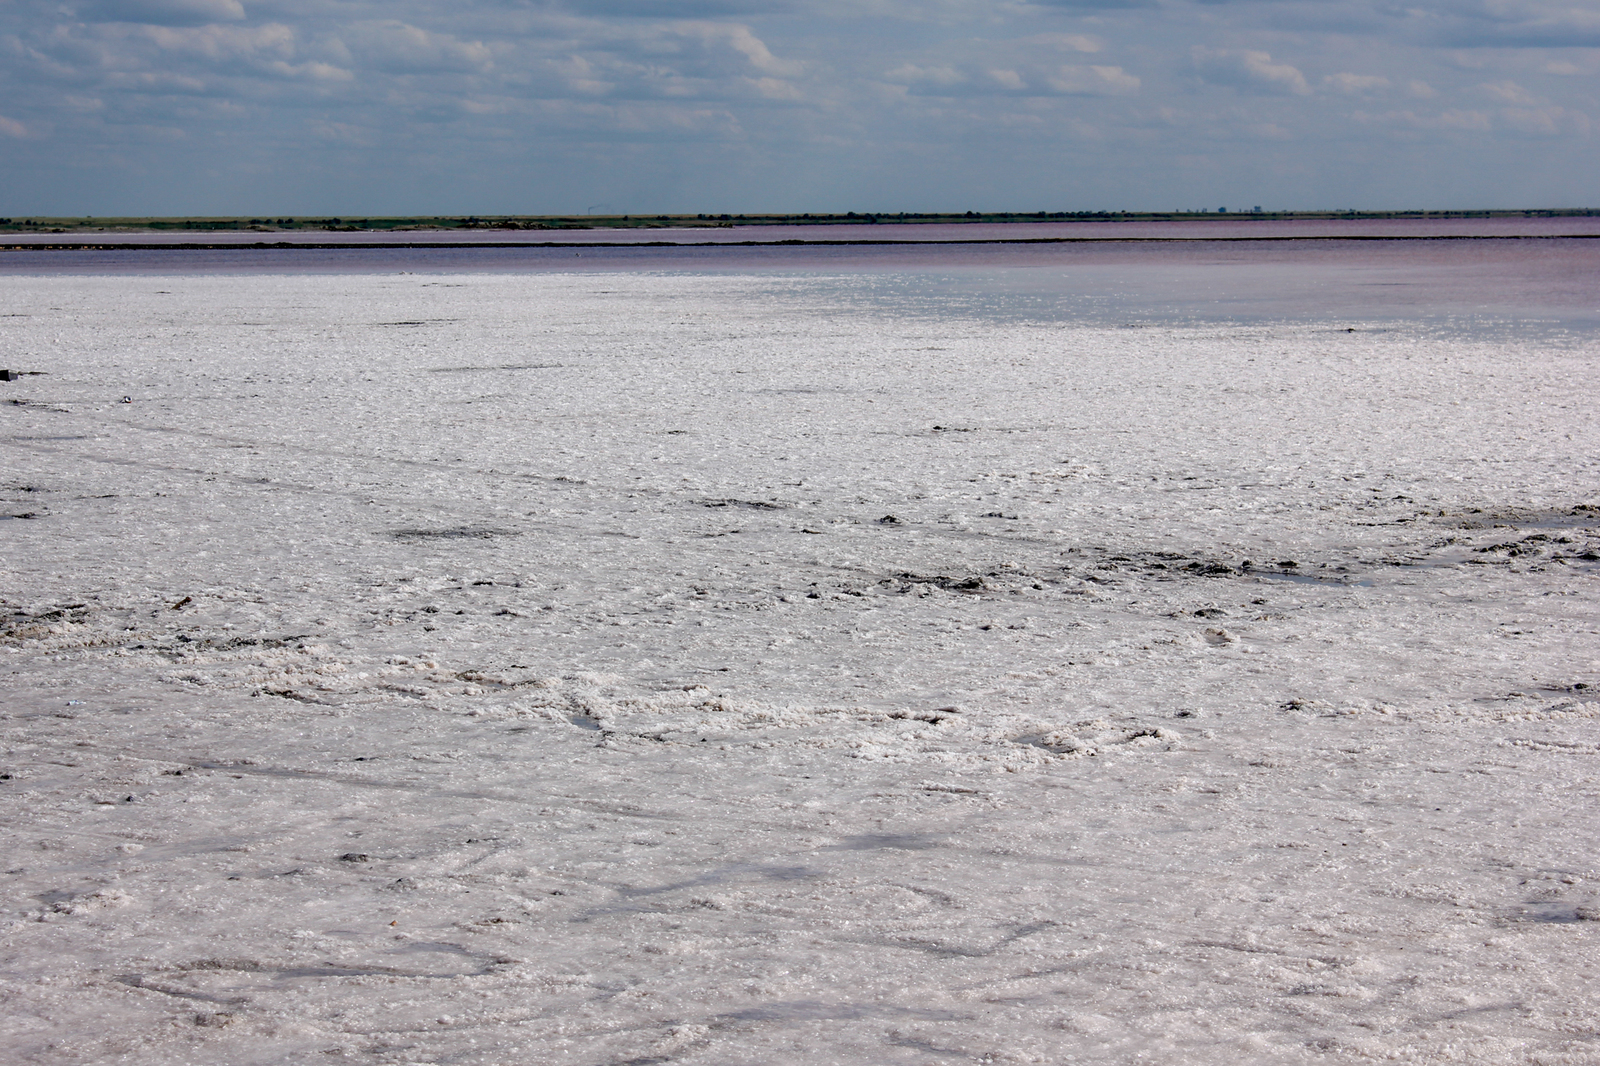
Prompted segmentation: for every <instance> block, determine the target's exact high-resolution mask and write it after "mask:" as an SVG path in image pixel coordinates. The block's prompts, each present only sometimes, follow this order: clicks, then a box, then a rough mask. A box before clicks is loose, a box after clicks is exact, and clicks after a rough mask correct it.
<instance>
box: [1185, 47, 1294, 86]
mask: <svg viewBox="0 0 1600 1066" xmlns="http://www.w3.org/2000/svg"><path fill="white" fill-rule="evenodd" d="M1190 56H1191V57H1192V58H1193V60H1194V66H1195V70H1196V71H1197V72H1199V74H1200V77H1201V78H1202V79H1204V80H1205V81H1207V82H1209V83H1210V84H1212V85H1226V86H1230V87H1232V88H1235V89H1246V90H1250V91H1254V92H1267V93H1292V94H1294V95H1297V96H1305V95H1309V94H1310V92H1311V86H1309V85H1307V84H1306V78H1305V75H1304V74H1301V73H1300V71H1299V70H1298V69H1296V68H1295V67H1292V66H1290V65H1289V64H1287V63H1274V62H1273V61H1272V56H1271V55H1269V54H1267V53H1266V52H1253V51H1232V50H1228V49H1215V48H1207V47H1206V46H1204V45H1195V46H1194V47H1193V48H1192V49H1190Z"/></svg>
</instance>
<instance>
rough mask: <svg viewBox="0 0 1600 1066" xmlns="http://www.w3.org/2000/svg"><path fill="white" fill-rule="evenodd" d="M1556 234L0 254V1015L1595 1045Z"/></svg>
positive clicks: (1584, 332) (962, 1037) (562, 1034)
mask: <svg viewBox="0 0 1600 1066" xmlns="http://www.w3.org/2000/svg"><path fill="white" fill-rule="evenodd" d="M1591 243H1593V242H1591ZM29 254H33V255H38V254H44V253H29ZM162 254H163V255H170V254H172V253H162ZM1317 254H1318V255H1321V254H1322V253H1320V252H1319V253H1317ZM1431 254H1432V253H1430V255H1431ZM1497 254H1498V253H1497ZM1587 254H1592V253H1578V252H1572V251H1571V250H1570V249H1566V250H1563V251H1562V252H1561V253H1560V255H1558V256H1556V257H1555V259H1554V260H1541V261H1539V262H1538V263H1535V264H1533V265H1529V264H1528V262H1527V260H1526V258H1525V257H1524V258H1522V259H1518V258H1516V257H1514V256H1513V257H1502V258H1499V259H1495V260H1494V261H1492V262H1489V263H1484V262H1480V261H1471V262H1467V261H1459V260H1454V259H1449V258H1448V257H1445V258H1444V259H1437V260H1432V259H1430V260H1428V261H1427V262H1424V263H1421V264H1420V265H1419V264H1418V263H1415V262H1414V263H1413V264H1412V270H1411V272H1410V273H1409V274H1407V273H1406V272H1405V271H1404V270H1403V269H1402V266H1403V265H1402V264H1398V263H1394V262H1385V261H1382V256H1381V255H1378V256H1376V257H1368V258H1366V259H1363V260H1362V261H1360V262H1350V261H1346V262H1343V263H1342V264H1339V263H1330V262H1329V261H1327V260H1326V259H1319V260H1317V261H1315V262H1310V263H1307V262H1305V261H1302V260H1296V259H1294V258H1293V257H1292V256H1291V257H1289V258H1288V259H1287V260H1285V261H1284V262H1280V263H1278V264H1277V265H1274V264H1272V263H1265V264H1263V263H1262V262H1259V261H1250V260H1248V259H1240V260H1234V261H1233V263H1234V265H1233V266H1231V267H1229V266H1226V265H1222V266H1217V265H1216V264H1213V266H1214V267H1215V269H1213V270H1209V271H1208V270H1204V269H1199V266H1201V265H1203V264H1200V265H1197V264H1192V263H1189V262H1187V261H1177V260H1174V259H1170V258H1169V259H1167V260H1161V261H1159V262H1133V261H1129V262H1125V263H1122V264H1121V265H1120V266H1117V265H1114V264H1111V265H1108V264H1101V266H1102V267H1103V268H1104V269H1099V270H1089V269H1088V267H1087V266H1085V264H1084V263H1082V262H1081V261H1078V260H1071V259H1053V260H1049V265H1048V266H1046V267H1037V266H1035V267H1029V266H1026V265H1021V264H1019V263H1018V262H1016V261H1007V262H1004V263H1000V262H954V263H950V262H946V263H940V264H937V265H935V266H929V265H928V264H926V263H904V262H901V263H886V262H881V261H877V260H872V259H871V257H870V256H869V257H867V258H866V259H862V258H857V259H852V260H848V262H847V263H846V266H847V267H848V268H847V269H831V268H828V269H824V268H821V267H816V266H815V265H813V267H810V268H806V269H795V268H794V264H793V263H790V264H789V266H788V267H786V268H784V269H781V270H780V269H759V270H757V269H734V268H730V267H729V266H728V264H727V263H722V264H720V265H719V266H718V267H717V268H716V269H714V270H693V269H676V270H671V269H659V267H660V265H661V264H659V263H658V264H656V265H657V267H658V269H639V268H634V267H629V268H628V269H625V270H621V269H615V270H614V269H606V270H599V271H593V270H585V271H576V270H572V269H567V268H563V269H559V270H557V269H540V270H527V271H521V272H514V271H506V272H494V273H481V272H480V273H474V272H470V271H464V270H449V271H444V272H434V273H414V274H406V275H397V274H388V275H384V274H377V273H363V274H344V275H340V274H332V275H329V274H320V275H300V274H286V275H264V274H251V273H226V274H203V273H169V274H151V273H139V274H133V275H120V276H117V275H92V274H91V275H70V274H69V275H58V276H39V275H26V274H17V273H12V274H7V276H4V277H0V304H3V306H0V313H3V314H5V315H6V316H7V317H5V318H0V343H3V344H4V345H5V350H6V352H7V355H6V357H5V360H4V361H5V362H7V363H8V364H9V365H11V366H12V367H14V368H20V369H21V370H25V371H42V372H43V373H41V374H38V375H34V376H25V377H22V378H21V379H20V380H17V381H13V382H10V383H7V384H5V385H4V386H0V387H3V388H4V389H5V390H6V392H5V394H4V399H6V400H7V401H10V402H8V403H6V404H5V405H4V406H3V407H0V418H4V419H5V422H6V424H5V426H4V428H3V431H0V440H3V442H4V443H3V446H4V448H5V454H6V458H7V464H6V473H5V475H4V479H3V484H0V489H3V491H0V501H3V503H0V515H3V516H4V517H3V518H0V538H4V544H5V569H4V570H3V571H0V596H3V599H4V607H5V610H6V612H7V618H6V622H5V628H4V631H3V632H4V637H3V645H4V646H3V647H0V668H3V669H4V670H5V671H6V677H7V681H8V684H7V697H6V701H5V705H4V713H5V718H4V722H3V728H4V731H5V734H4V748H3V751H4V755H3V757H0V774H4V775H7V776H5V777H4V778H0V804H4V805H5V807H6V817H5V820H4V826H5V829H4V833H5V854H6V855H7V856H8V858H7V859H6V860H5V862H6V864H7V865H6V869H5V871H4V877H5V882H6V885H7V895H6V897H5V911H4V926H3V929H4V932H3V936H0V975H3V978H0V980H3V984H0V993H3V995H4V996H5V998H6V1009H5V1011H4V1012H3V1013H4V1021H3V1023H0V1025H3V1028H0V1046H4V1047H5V1048H6V1049H7V1051H8V1055H9V1056H10V1057H11V1058H13V1059H14V1060H16V1061H22V1062H39V1063H67V1062H71V1063H112V1062H155V1061H160V1062H196V1063H199V1062H205V1063H218V1062H222V1063H277V1062H285V1061H303V1060H305V1059H307V1058H309V1057H326V1058H328V1059H339V1060H353V1061H364V1062H379V1063H381V1062H437V1063H445V1062H451V1063H458V1062H459V1063H485V1064H490V1063H495V1064H498V1063H520V1062H527V1063H572V1064H579V1066H591V1064H593V1066H600V1064H608V1063H645V1062H662V1063H665V1062H673V1063H678V1062H681V1063H685V1064H699V1063H744V1062H785V1063H791V1062H792V1063H799V1064H807V1063H819V1064H820V1063H836V1062H837V1063H914V1064H924V1063H949V1062H1038V1063H1064V1062H1084V1063H1125V1062H1139V1061H1162V1062H1175V1063H1218V1064H1221V1063H1233V1062H1240V1061H1248V1062H1252V1063H1256V1062H1259V1063H1303V1062H1305V1063H1309V1062H1318V1063H1320V1062H1362V1061H1386V1062H1393V1061H1399V1062H1419V1063H1420V1062H1428V1063H1439V1062H1467V1063H1496V1064H1498V1063H1511V1062H1529V1063H1533V1062H1538V1063H1584V1062H1591V1061H1593V1060H1594V1057H1595V1055H1596V1054H1597V1053H1600V1052H1597V1051H1596V1048H1597V1046H1600V1012H1597V1010H1596V1008H1595V1006H1594V1000H1593V995H1592V988H1593V982H1594V979H1595V976H1596V974H1595V967H1596V963H1595V960H1596V959H1597V958H1600V952H1597V951H1596V936H1597V930H1600V922H1597V918H1600V887H1597V886H1600V869H1597V868H1596V867H1595V865H1594V854H1595V844H1596V840H1595V825H1596V823H1595V820H1594V816H1593V811H1594V804H1595V800H1596V796H1597V784H1600V781H1597V767H1600V732H1597V728H1596V721H1595V715H1596V713H1597V711H1600V699H1597V697H1596V696H1595V693H1596V692H1597V691H1600V644H1597V641H1596V632H1597V629H1600V619H1597V612H1596V609H1595V606H1594V604H1595V602H1596V596H1595V591H1596V579H1597V576H1600V569H1597V568H1600V466H1597V458H1596V457H1597V447H1596V446H1597V444H1600V432H1597V430H1600V426H1597V420H1596V411H1595V403H1594V400H1593V390H1592V389H1591V388H1590V387H1589V385H1588V383H1589V382H1590V381H1591V380H1592V379H1593V376H1594V370H1595V359H1596V354H1597V345H1596V336H1595V334H1594V331H1593V330H1592V328H1591V327H1590V326H1589V325H1588V322H1589V320H1590V318H1591V316H1592V315H1593V312H1594V310H1595V303H1594V301H1593V300H1592V299H1591V296H1592V295H1593V293H1592V288H1593V285H1594V282H1593V274H1592V273H1585V267H1584V262H1585V260H1583V258H1582V256H1583V255H1587ZM1563 256H1565V257H1566V258H1565V259H1563V258H1562V257H1563ZM1557 260H1558V261H1559V262H1557ZM1518 263H1521V264H1522V265H1521V266H1518V265H1517V264H1518ZM1429 264H1432V265H1429ZM1508 264H1509V265H1508ZM1113 266H1115V269H1113ZM1118 271H1121V273H1118ZM1558 275H1559V277H1561V278H1566V279H1569V280H1568V281H1565V282H1563V283H1562V284H1559V285H1553V284H1547V283H1546V282H1548V281H1549V279H1550V278H1551V277H1554V276H1558ZM1275 276H1277V277H1278V280H1273V278H1274V277H1275ZM1073 277H1078V278H1090V277H1094V278H1098V279H1099V280H1098V282H1097V284H1099V285H1101V286H1102V289H1103V293H1104V294H1105V296H1104V299H1100V298H1099V297H1097V296H1096V294H1095V292H1093V291H1090V290H1091V289H1092V288H1093V285H1091V284H1089V283H1087V282H1085V283H1083V284H1078V283H1071V284H1069V283H1068V282H1067V281H1065V280H1051V279H1052V278H1054V279H1069V278H1073ZM1380 277H1390V278H1395V277H1399V278H1402V279H1403V280H1405V281H1406V283H1407V285H1409V286H1410V292H1411V295H1410V296H1408V297H1407V298H1406V299H1404V300H1389V299H1386V300H1380V301H1378V302H1377V303H1376V304H1374V305H1373V306H1372V307H1370V308H1369V310H1370V311H1371V313H1370V314H1367V315H1361V314H1359V313H1357V312H1359V310H1360V306H1359V305H1360V300H1359V299H1357V298H1355V297H1357V296H1359V293H1360V292H1362V291H1363V286H1364V285H1369V283H1374V282H1375V279H1379V278H1380ZM1497 277H1498V278H1499V279H1500V281H1499V282H1498V283H1497V284H1498V289H1499V291H1500V293H1501V298H1500V299H1499V301H1498V302H1492V301H1489V300H1486V299H1481V298H1480V297H1482V296H1483V294H1484V293H1486V292H1488V291H1489V289H1491V288H1494V287H1495V284H1496V283H1494V279H1495V278H1497ZM1184 279H1188V280H1184ZM1241 279H1254V280H1252V281H1251V283H1250V284H1249V285H1245V284H1242V283H1241ZM1463 279H1467V280H1463ZM1541 279H1543V280H1541ZM1573 279H1575V280H1573ZM1586 279H1587V280H1586ZM1563 286H1564V287H1563ZM1319 290H1320V291H1323V292H1324V293H1325V294H1327V295H1328V302H1327V303H1326V304H1323V305H1318V304H1316V303H1315V302H1314V301H1313V302H1307V300H1306V299H1304V298H1303V294H1304V293H1306V292H1314V291H1319ZM1534 291H1537V292H1538V293H1540V294H1542V296H1543V298H1542V299H1521V298H1516V299H1512V298H1508V297H1505V296H1504V294H1505V293H1512V294H1516V293H1527V292H1534ZM1208 292H1210V293H1211V294H1213V295H1215V296H1216V297H1217V299H1212V298H1211V296H1208V295H1207V293H1208ZM1097 300H1098V302H1097ZM1291 308H1292V309H1293V312H1292V313H1291V312H1290V311H1289V310H1287V309H1291ZM125 396H126V397H127V398H128V400H129V401H130V402H126V403H124V402H121V401H122V399H123V397H125Z"/></svg>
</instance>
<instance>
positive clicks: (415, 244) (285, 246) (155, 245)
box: [0, 232, 1600, 252]
mask: <svg viewBox="0 0 1600 1066" xmlns="http://www.w3.org/2000/svg"><path fill="white" fill-rule="evenodd" d="M1565 240H1600V232H1596V233H1524V234H1387V235H1375V234H1361V233H1352V234H1341V235H1325V234H1300V235H1292V234H1285V235H1281V236H1266V237H1223V236H1218V237H975V238H967V239H954V238H946V239H940V238H937V237H935V238H931V239H925V240H912V239H907V240H893V239H885V240H873V239H860V240H826V239H823V240H814V241H810V240H797V239H793V238H791V239H786V240H778V241H605V242H597V241H585V242H578V241H426V242H423V241H367V242H362V243H354V242H350V243H344V242H340V243H326V242H317V241H271V242H269V241H254V242H248V243H246V242H243V241H240V242H229V243H205V242H196V241H181V242H178V241H169V242H135V241H117V242H110V241H15V242H5V241H3V240H0V251H6V252H24V251H26V252H157V251H159V252H185V251H187V252H223V251H226V252H241V251H243V252H251V251H261V252H271V251H341V252H343V251H367V250H370V251H386V250H393V249H397V248H398V249H407V248H414V249H420V250H441V249H449V248H464V249H474V250H484V249H493V248H507V249H511V248H581V249H584V250H586V251H595V250H600V249H612V248H841V247H895V246H899V247H909V246H919V247H925V246H932V245H975V244H984V245H996V244H1011V245H1017V244H1289V243H1294V242H1313V241H1314V242H1339V241H1360V242H1374V241H1390V242H1394V241H1565Z"/></svg>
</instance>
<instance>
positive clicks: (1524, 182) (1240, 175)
mask: <svg viewBox="0 0 1600 1066" xmlns="http://www.w3.org/2000/svg"><path fill="white" fill-rule="evenodd" d="M1597 123H1600V0H1413V2H1411V3H1406V4H1402V3H1399V2H1395V3H1388V2H1383V0H1205V2H1196V0H1035V2H1011V3H1008V2H1004V0H1000V2H996V0H990V2H979V0H923V2H916V0H853V2H844V0H565V2H561V0H451V2H449V3H442V2H431V0H385V2H382V3H377V2H368V0H54V2H50V0H0V216H12V217H17V216H27V215H79V216H81V215H97V216H112V215H170V214H177V215H209V214H217V215H234V214H241V215H243V214H249V215H262V216H266V215H274V216H275V215H320V214H337V215H352V216H360V215H405V214H534V215H545V214H582V213H586V212H588V213H595V214H634V215H638V214H657V213H662V214H683V213H698V212H707V213H722V212H730V213H740V212H778V211H783V212H802V211H810V212H833V211H838V212H844V211H850V210H854V211H863V212H865V211H891V212H892V211H922V212H927V211H967V210H976V211H1101V210H1105V211H1115V210H1128V211H1139V210H1152V211H1170V210H1194V209H1211V210H1215V209H1216V208H1218V207H1222V206H1226V207H1228V208H1229V209H1230V210H1240V209H1248V208H1250V207H1253V206H1261V207H1263V208H1265V209H1266V210H1282V209H1302V210H1314V209H1328V208H1338V209H1344V208H1357V209H1362V210H1391V209H1412V208H1437V209H1444V208H1519V207H1600V150H1597V148H1600V141H1597V137H1600V131H1597V129H1596V125H1597Z"/></svg>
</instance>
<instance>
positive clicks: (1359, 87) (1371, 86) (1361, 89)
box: [1322, 74, 1389, 96]
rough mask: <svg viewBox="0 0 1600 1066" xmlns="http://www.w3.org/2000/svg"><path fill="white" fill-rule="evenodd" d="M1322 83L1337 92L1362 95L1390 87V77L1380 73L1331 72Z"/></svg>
mask: <svg viewBox="0 0 1600 1066" xmlns="http://www.w3.org/2000/svg"><path fill="white" fill-rule="evenodd" d="M1322 84H1323V85H1325V86H1327V87H1328V88H1330V89H1332V90H1334V91H1335V92H1341V93H1345V94H1346V95H1349V96H1360V95H1363V94H1365V93H1372V92H1377V91H1379V90H1380V89H1387V88H1388V87H1389V79H1388V78H1385V77H1383V76H1382V75H1380V74H1329V75H1328V76H1327V77H1325V78H1323V79H1322Z"/></svg>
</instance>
